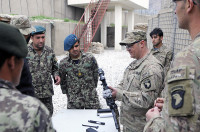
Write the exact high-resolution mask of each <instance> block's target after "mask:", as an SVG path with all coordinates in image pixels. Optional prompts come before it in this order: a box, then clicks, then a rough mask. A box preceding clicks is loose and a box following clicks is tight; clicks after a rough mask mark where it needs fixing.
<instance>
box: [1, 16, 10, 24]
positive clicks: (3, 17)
mask: <svg viewBox="0 0 200 132" xmlns="http://www.w3.org/2000/svg"><path fill="white" fill-rule="evenodd" d="M10 20H11V16H10V15H7V14H0V21H1V22H5V23H10Z"/></svg>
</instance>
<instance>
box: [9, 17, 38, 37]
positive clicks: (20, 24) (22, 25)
mask: <svg viewBox="0 0 200 132" xmlns="http://www.w3.org/2000/svg"><path fill="white" fill-rule="evenodd" d="M10 24H11V25H14V26H15V27H17V28H18V29H19V31H20V32H21V33H22V34H23V35H29V34H30V33H31V32H33V31H35V28H34V27H33V26H31V22H30V20H29V19H28V17H27V16H25V15H17V16H14V17H12V18H11V21H10Z"/></svg>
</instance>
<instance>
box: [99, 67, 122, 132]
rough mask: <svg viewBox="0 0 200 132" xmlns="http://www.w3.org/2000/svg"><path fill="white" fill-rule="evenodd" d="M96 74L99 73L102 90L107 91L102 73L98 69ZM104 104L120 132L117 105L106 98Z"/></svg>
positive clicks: (112, 100) (110, 98) (111, 99)
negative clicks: (108, 108)
mask: <svg viewBox="0 0 200 132" xmlns="http://www.w3.org/2000/svg"><path fill="white" fill-rule="evenodd" d="M98 73H99V78H100V81H101V82H102V84H101V85H103V90H107V89H109V88H108V86H107V83H106V79H105V77H104V71H103V70H102V69H101V68H99V69H98ZM106 103H107V106H109V107H110V110H111V112H112V115H113V119H114V122H115V127H116V129H117V130H118V131H120V127H119V120H118V118H119V111H118V109H117V105H116V104H115V101H114V99H113V98H112V97H107V98H106Z"/></svg>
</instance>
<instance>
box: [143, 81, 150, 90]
mask: <svg viewBox="0 0 200 132" xmlns="http://www.w3.org/2000/svg"><path fill="white" fill-rule="evenodd" d="M143 84H144V87H145V88H146V89H149V88H150V87H151V81H150V80H149V79H148V80H145V81H144V83H143Z"/></svg>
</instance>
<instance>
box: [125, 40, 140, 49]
mask: <svg viewBox="0 0 200 132" xmlns="http://www.w3.org/2000/svg"><path fill="white" fill-rule="evenodd" d="M139 42H140V41H135V42H134V43H132V44H129V45H126V49H130V48H131V47H132V46H133V45H134V44H136V43H139Z"/></svg>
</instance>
